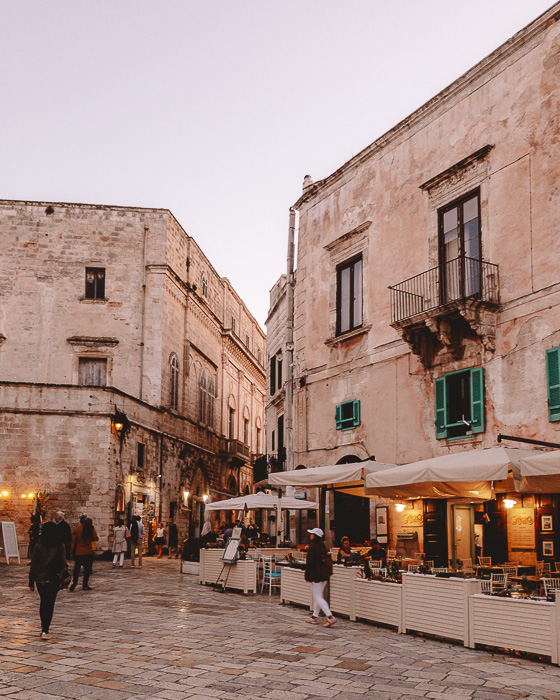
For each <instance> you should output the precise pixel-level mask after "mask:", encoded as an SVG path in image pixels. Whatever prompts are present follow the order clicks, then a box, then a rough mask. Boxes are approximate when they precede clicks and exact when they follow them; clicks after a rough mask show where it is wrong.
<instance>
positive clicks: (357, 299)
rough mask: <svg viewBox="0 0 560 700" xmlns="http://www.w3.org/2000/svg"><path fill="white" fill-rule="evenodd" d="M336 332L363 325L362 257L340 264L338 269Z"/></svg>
mask: <svg viewBox="0 0 560 700" xmlns="http://www.w3.org/2000/svg"><path fill="white" fill-rule="evenodd" d="M336 275H337V277H336V333H337V335H341V334H342V333H348V331H352V330H354V329H355V328H359V327H360V326H361V325H362V258H361V257H360V258H357V259H355V260H352V261H351V262H348V263H344V265H339V267H338V268H337V271H336Z"/></svg>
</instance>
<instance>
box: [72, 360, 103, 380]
mask: <svg viewBox="0 0 560 700" xmlns="http://www.w3.org/2000/svg"><path fill="white" fill-rule="evenodd" d="M78 383H79V384H80V386H106V385H107V359H106V358H100V357H80V358H79V368H78Z"/></svg>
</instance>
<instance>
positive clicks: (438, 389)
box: [435, 367, 560, 440]
mask: <svg viewBox="0 0 560 700" xmlns="http://www.w3.org/2000/svg"><path fill="white" fill-rule="evenodd" d="M470 384H471V428H472V432H473V433H483V432H484V368H482V367H473V368H472V369H471V370H470ZM559 391H560V386H559ZM435 394H436V438H437V439H438V440H441V439H443V438H446V437H447V384H446V377H440V378H439V379H436V382H435ZM559 409H560V406H559Z"/></svg>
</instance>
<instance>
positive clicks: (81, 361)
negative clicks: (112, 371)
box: [78, 355, 109, 387]
mask: <svg viewBox="0 0 560 700" xmlns="http://www.w3.org/2000/svg"><path fill="white" fill-rule="evenodd" d="M94 362H98V363H100V364H103V365H104V367H105V382H104V383H103V384H89V383H84V382H82V381H81V377H82V368H83V367H85V363H91V364H93V363H94ZM78 386H98V387H100V386H101V387H103V386H109V359H108V358H107V357H91V356H87V355H85V356H84V355H82V356H81V357H78Z"/></svg>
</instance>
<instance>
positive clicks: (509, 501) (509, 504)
mask: <svg viewBox="0 0 560 700" xmlns="http://www.w3.org/2000/svg"><path fill="white" fill-rule="evenodd" d="M516 504H517V501H515V500H514V499H513V498H504V506H505V507H506V508H513V506H515V505H516Z"/></svg>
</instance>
